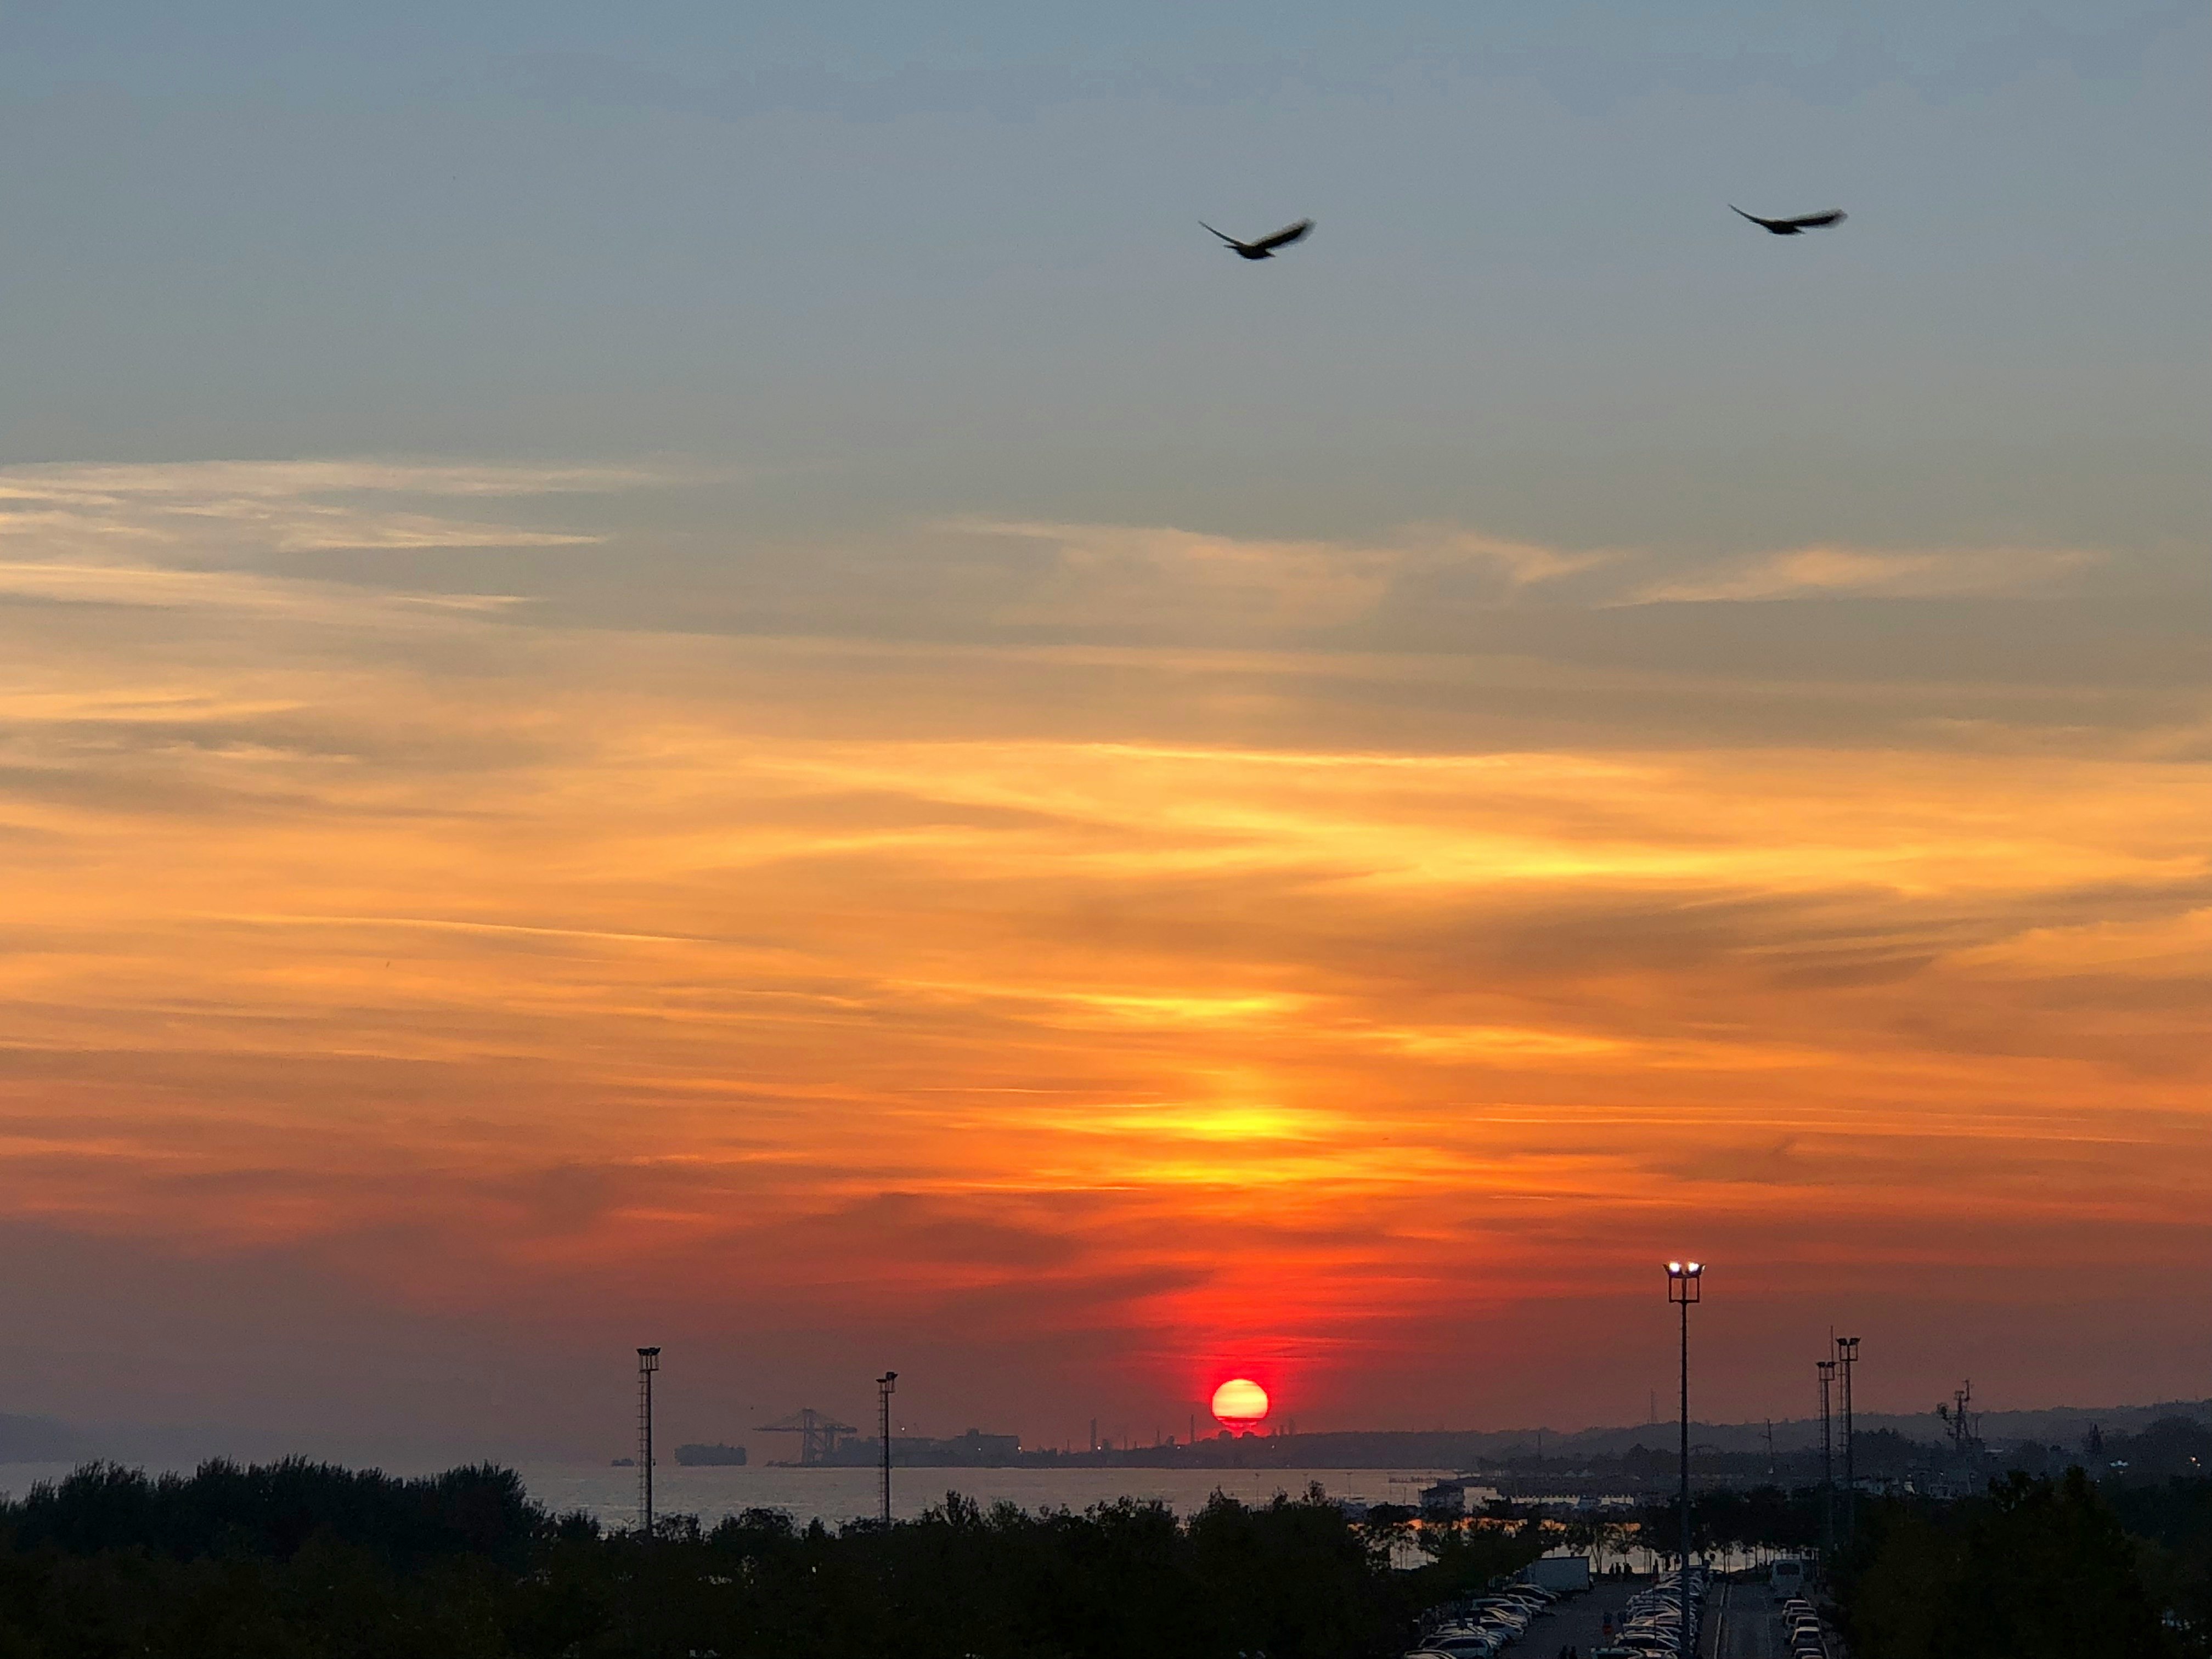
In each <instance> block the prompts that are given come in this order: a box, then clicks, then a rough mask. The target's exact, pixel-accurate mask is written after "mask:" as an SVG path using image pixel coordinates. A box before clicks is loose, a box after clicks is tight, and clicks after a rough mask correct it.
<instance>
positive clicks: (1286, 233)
mask: <svg viewBox="0 0 2212 1659" xmlns="http://www.w3.org/2000/svg"><path fill="white" fill-rule="evenodd" d="M1312 228H1313V221H1312V220H1310V219H1301V220H1299V221H1298V222H1297V223H1296V224H1294V225H1285V226H1284V227H1283V228H1281V229H1280V230H1279V231H1277V232H1276V233H1275V234H1273V236H1262V237H1261V239H1260V240H1258V241H1256V242H1255V243H1253V244H1252V246H1254V247H1257V248H1270V247H1288V246H1290V245H1291V243H1292V242H1295V241H1297V240H1298V239H1299V238H1300V237H1302V236H1304V234H1306V233H1307V232H1308V231H1310V230H1311V229H1312Z"/></svg>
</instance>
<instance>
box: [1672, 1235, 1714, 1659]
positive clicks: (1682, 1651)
mask: <svg viewBox="0 0 2212 1659" xmlns="http://www.w3.org/2000/svg"><path fill="white" fill-rule="evenodd" d="M1704 1291H1705V1263H1704V1262H1702V1261H1670V1262H1668V1264H1667V1299H1668V1301H1669V1302H1671V1303H1673V1304H1674V1305H1675V1306H1676V1307H1678V1308H1680V1310H1682V1566H1681V1570H1680V1571H1679V1572H1678V1573H1676V1574H1675V1577H1674V1588H1675V1589H1676V1591H1677V1592H1678V1593H1679V1594H1680V1596H1681V1598H1682V1606H1681V1615H1682V1616H1681V1621H1680V1642H1679V1643H1678V1644H1677V1645H1676V1647H1675V1652H1676V1654H1677V1655H1678V1656H1679V1659H1690V1655H1691V1640H1692V1638H1691V1634H1690V1304H1692V1303H1693V1302H1697V1301H1699V1300H1701V1299H1702V1298H1703V1295H1704Z"/></svg>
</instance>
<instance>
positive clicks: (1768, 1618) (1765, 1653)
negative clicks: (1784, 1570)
mask: <svg viewBox="0 0 2212 1659" xmlns="http://www.w3.org/2000/svg"><path fill="white" fill-rule="evenodd" d="M1706 1606H1707V1608H1708V1609H1709V1612H1710V1614H1711V1616H1710V1617H1709V1618H1708V1619H1707V1620H1705V1640H1704V1642H1703V1644H1701V1645H1702V1646H1703V1648H1704V1650H1705V1654H1704V1659H1790V1643H1789V1640H1788V1638H1787V1637H1786V1636H1785V1635H1784V1632H1783V1628H1782V1603H1781V1601H1779V1600H1778V1598H1777V1597H1776V1595H1775V1594H1774V1592H1773V1591H1772V1590H1771V1589H1767V1587H1766V1586H1765V1585H1764V1584H1736V1583H1723V1584H1721V1585H1718V1586H1717V1587H1716V1589H1714V1591H1713V1595H1712V1599H1711V1601H1709V1602H1707V1603H1706Z"/></svg>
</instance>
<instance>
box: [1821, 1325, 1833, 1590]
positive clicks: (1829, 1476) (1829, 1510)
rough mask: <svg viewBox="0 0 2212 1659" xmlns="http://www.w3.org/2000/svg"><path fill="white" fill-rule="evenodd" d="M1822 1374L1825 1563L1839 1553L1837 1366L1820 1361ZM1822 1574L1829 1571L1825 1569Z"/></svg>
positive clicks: (1823, 1549)
mask: <svg viewBox="0 0 2212 1659" xmlns="http://www.w3.org/2000/svg"><path fill="white" fill-rule="evenodd" d="M1816 1364H1818V1367H1819V1370H1820V1559H1821V1560H1822V1561H1823V1562H1824V1563H1826V1562H1828V1561H1831V1560H1832V1559H1834V1558H1835V1553H1836V1443H1835V1437H1834V1435H1833V1433H1832V1431H1831V1429H1830V1427H1829V1425H1830V1424H1831V1422H1832V1420H1833V1419H1832V1418H1831V1417H1830V1416H1829V1401H1830V1398H1831V1397H1832V1395H1833V1394H1834V1392H1835V1387H1836V1362H1835V1361H1834V1360H1832V1359H1823V1360H1820V1361H1817V1362H1816ZM1823 1571H1826V1569H1825V1567H1824V1568H1823Z"/></svg>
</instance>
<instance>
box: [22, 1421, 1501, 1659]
mask: <svg viewBox="0 0 2212 1659" xmlns="http://www.w3.org/2000/svg"><path fill="white" fill-rule="evenodd" d="M1524 1534H1525V1535H1524ZM1412 1535H1413V1534H1412V1533H1411V1531H1409V1529H1408V1528H1407V1524H1406V1523H1405V1522H1403V1521H1393V1520H1391V1519H1390V1518H1389V1517H1387V1516H1386V1517H1385V1519H1384V1520H1383V1522H1379V1523H1376V1524H1367V1523H1365V1522H1355V1521H1353V1520H1352V1519H1350V1518H1348V1517H1347V1516H1346V1514H1345V1513H1344V1512H1343V1511H1341V1510H1340V1509H1339V1508H1338V1507H1337V1505H1335V1504H1333V1503H1331V1502H1329V1501H1328V1499H1327V1498H1324V1497H1323V1496H1322V1493H1321V1492H1320V1491H1319V1489H1318V1488H1315V1489H1312V1490H1310V1491H1309V1492H1307V1493H1306V1494H1304V1496H1301V1497H1297V1498H1287V1497H1284V1498H1277V1499H1275V1500H1274V1501H1273V1502H1272V1503H1268V1504H1257V1505H1247V1504H1240V1503H1237V1502H1236V1501H1235V1500H1233V1499H1231V1498H1225V1497H1222V1496H1219V1495H1218V1494H1217V1495H1216V1497H1215V1498H1213V1500H1212V1502H1211V1503H1210V1504H1207V1505H1206V1507H1205V1508H1204V1509H1203V1510H1200V1512H1199V1513H1197V1514H1196V1515H1194V1516H1189V1517H1188V1518H1187V1519H1185V1518H1179V1517H1178V1516H1176V1515H1175V1514H1174V1513H1173V1512H1172V1511H1171V1510H1169V1509H1168V1508H1166V1507H1165V1506H1164V1505H1163V1504H1157V1503H1139V1502H1135V1501H1122V1502H1117V1503H1110V1504H1098V1505H1095V1506H1093V1507H1092V1508H1091V1509H1088V1510H1084V1511H1082V1512H1081V1513H1075V1512H1072V1511H1069V1510H1056V1511H1046V1512H1028V1511H1024V1510H1019V1509H1018V1508H1016V1507H1014V1506H1012V1505H1011V1504H1001V1505H999V1506H996V1507H994V1508H990V1509H984V1508H981V1507H979V1506H977V1505H976V1504H974V1503H973V1502H971V1501H969V1499H967V1498H962V1497H960V1496H958V1495H957V1494H951V1495H948V1496H947V1498H946V1499H945V1502H944V1503H943V1504H940V1505H939V1506H937V1507H935V1508H933V1509H932V1510H929V1511H928V1512H927V1514H926V1515H925V1516H922V1517H921V1519H920V1520H917V1521H911V1522H901V1523H897V1524H895V1525H891V1526H888V1527H886V1526H881V1525H877V1524H873V1523H855V1524H852V1525H848V1526H845V1527H842V1528H828V1527H824V1526H823V1525H821V1524H820V1523H819V1522H816V1523H813V1524H811V1525H807V1526H800V1525H799V1524H797V1523H796V1522H793V1520H792V1518H791V1517H790V1516H787V1515H785V1514H783V1513H782V1512H781V1511H775V1510H750V1511H747V1512H746V1513H744V1514H742V1515H738V1516H732V1517H731V1518H730V1519H727V1520H726V1521H723V1522H720V1523H719V1524H716V1525H714V1526H711V1527H704V1526H702V1525H700V1524H699V1523H698V1522H696V1521H695V1520H691V1519H688V1518H683V1517H679V1518H678V1520H676V1521H675V1522H673V1523H672V1524H670V1525H668V1526H666V1527H665V1528H661V1529H659V1530H658V1531H657V1532H656V1533H655V1534H654V1535H653V1536H652V1537H650V1538H647V1537H644V1536H641V1535H640V1534H637V1533H635V1532H629V1531H622V1530H609V1529H605V1528H601V1527H600V1526H599V1524H598V1523H597V1522H594V1521H592V1520H591V1519H590V1518H589V1517H588V1516H582V1515H569V1516H554V1515H551V1514H550V1513H548V1512H547V1511H546V1510H544V1508H542V1507H541V1506H539V1505H538V1504H534V1503H532V1501H531V1499H530V1498H529V1497H528V1495H527V1494H526V1492H525V1491H524V1490H523V1487H522V1485H521V1483H520V1480H519V1479H518V1478H517V1477H516V1476H515V1475H514V1474H513V1473H512V1472H510V1471H507V1470H504V1469H500V1468H489V1467H483V1468H464V1469H455V1470H452V1471H449V1472H448V1473H447V1474H441V1475H438V1476H435V1477H432V1478H428V1479H423V1480H401V1479H395V1478H393V1477H390V1476H386V1475H383V1474H375V1473H373V1472H361V1471H354V1470H348V1469H343V1468H333V1467H331V1466H328V1465H324V1464H317V1463H311V1462H300V1461H292V1462H283V1463H278V1464H273V1465H267V1466H257V1467H251V1468H240V1467H238V1466H236V1465H234V1464H230V1463H226V1462H215V1463H210V1464H207V1465H205V1466H204V1467H203V1468H200V1469H199V1470H198V1471H197V1473H196V1474H191V1475H174V1474H171V1475H161V1476H149V1475H146V1474H143V1473H140V1472H138V1471H136V1470H130V1469H123V1468H114V1467H112V1466H106V1465H95V1466H91V1467H88V1468H82V1469H80V1470H78V1471H77V1472H76V1474H72V1475H71V1476H70V1477H69V1478H68V1479H67V1480H63V1481H61V1482H59V1483H58V1484H54V1485H49V1486H39V1487H37V1488H34V1489H33V1492H31V1493H30V1495H29V1496H28V1497H27V1498H22V1499H20V1500H15V1501H9V1502H5V1503H0V1659H48V1656H52V1659H61V1656H64V1655H65V1656H69V1659H107V1656H116V1659H120V1656H124V1655H131V1656H144V1655H174V1656H179V1659H182V1656H191V1659H416V1656H420V1659H702V1656H709V1655H711V1656H715V1659H751V1656H760V1659H768V1656H775V1659H812V1656H821V1659H833V1656H834V1659H854V1656H860V1655H867V1656H874V1655H888V1654H893V1653H896V1654H898V1655H900V1656H901V1659H1123V1656H1127V1655H1129V1654H1138V1653H1141V1654H1145V1655H1147V1656H1158V1659H1231V1656H1236V1655H1240V1654H1244V1655H1259V1654H1265V1655H1267V1656H1270V1659H1364V1656H1386V1655H1390V1654H1395V1653H1396V1652H1398V1651H1400V1650H1401V1649H1402V1648H1403V1647H1404V1646H1405V1645H1406V1639H1407V1633H1408V1631H1409V1628H1410V1626H1411V1623H1412V1621H1413V1619H1414V1618H1415V1616H1416V1615H1417V1614H1418V1613H1419V1612H1420V1610H1421V1609H1423V1608H1424V1607H1429V1606H1432V1605H1434V1604H1436V1603H1438V1602H1441V1601H1449V1600H1450V1599H1451V1598H1453V1597H1455V1596H1458V1595H1465V1594H1467V1593H1468V1592H1470V1591H1472V1590H1474V1589H1480V1588H1481V1587H1482V1586H1483V1585H1484V1584H1486V1583H1488V1582H1489V1581H1490V1579H1491V1578H1492V1577H1493V1576H1494V1575H1496V1574H1498V1573H1500V1572H1507V1571H1513V1570H1515V1569H1516V1568H1517V1567H1518V1566H1520V1565H1522V1564H1523V1563H1524V1562H1525V1561H1527V1560H1528V1559H1531V1558H1532V1557H1534V1555H1535V1554H1537V1553H1540V1552H1541V1548H1542V1547H1543V1543H1542V1541H1541V1539H1540V1538H1539V1536H1538V1534H1537V1532H1536V1529H1535V1528H1534V1527H1533V1526H1532V1527H1529V1528H1524V1529H1522V1531H1520V1532H1516V1531H1514V1530H1512V1529H1507V1530H1505V1531H1503V1532H1500V1531H1498V1530H1496V1529H1492V1530H1490V1531H1488V1532H1480V1533H1478V1532H1476V1531H1474V1530H1472V1529H1462V1528H1437V1529H1433V1531H1432V1532H1431V1533H1430V1534H1425V1535H1427V1536H1428V1537H1429V1541H1430V1543H1431V1546H1432V1547H1431V1550H1430V1552H1429V1554H1428V1556H1427V1558H1426V1559H1425V1565H1421V1566H1419V1568H1418V1570H1416V1571H1398V1570H1394V1569H1393V1566H1392V1564H1391V1559H1390V1558H1391V1554H1392V1551H1393V1549H1394V1547H1402V1546H1403V1544H1404V1543H1405V1542H1406V1541H1407V1539H1408V1538H1409V1537H1410V1536H1412Z"/></svg>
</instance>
